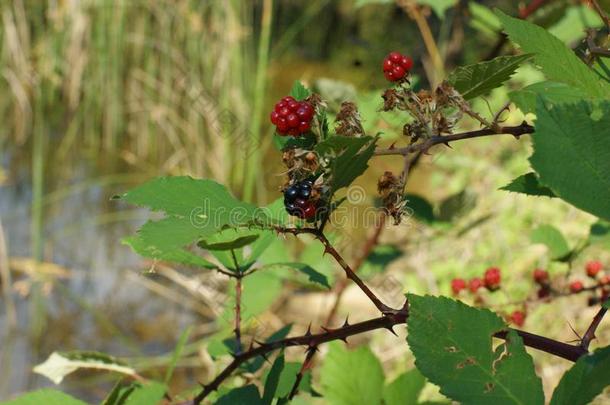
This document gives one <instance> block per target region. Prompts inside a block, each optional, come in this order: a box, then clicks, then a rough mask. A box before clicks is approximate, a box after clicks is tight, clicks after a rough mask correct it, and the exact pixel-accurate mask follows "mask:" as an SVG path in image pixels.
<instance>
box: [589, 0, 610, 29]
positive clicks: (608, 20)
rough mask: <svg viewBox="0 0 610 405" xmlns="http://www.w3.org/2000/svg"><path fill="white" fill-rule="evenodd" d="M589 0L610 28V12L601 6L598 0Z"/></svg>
mask: <svg viewBox="0 0 610 405" xmlns="http://www.w3.org/2000/svg"><path fill="white" fill-rule="evenodd" d="M588 2H589V4H590V5H591V6H592V7H593V9H594V10H595V12H596V13H597V15H599V18H601V19H602V21H603V22H604V24H605V25H606V28H608V30H610V17H609V16H608V14H606V12H605V11H604V9H603V8H601V6H600V5H599V3H598V2H597V0H588Z"/></svg>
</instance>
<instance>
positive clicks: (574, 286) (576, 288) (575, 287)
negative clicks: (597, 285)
mask: <svg viewBox="0 0 610 405" xmlns="http://www.w3.org/2000/svg"><path fill="white" fill-rule="evenodd" d="M583 288H584V285H583V284H582V281H580V280H576V281H572V282H571V283H570V291H571V292H572V293H577V292H580V291H582V289H583Z"/></svg>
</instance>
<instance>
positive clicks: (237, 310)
mask: <svg viewBox="0 0 610 405" xmlns="http://www.w3.org/2000/svg"><path fill="white" fill-rule="evenodd" d="M231 257H232V258H233V264H234V265H235V271H236V273H237V275H236V277H235V329H234V330H235V346H236V351H237V353H241V352H242V350H243V348H242V344H241V293H242V285H241V279H242V278H243V276H244V275H243V273H242V271H241V269H240V267H239V262H238V261H237V256H235V250H234V249H231Z"/></svg>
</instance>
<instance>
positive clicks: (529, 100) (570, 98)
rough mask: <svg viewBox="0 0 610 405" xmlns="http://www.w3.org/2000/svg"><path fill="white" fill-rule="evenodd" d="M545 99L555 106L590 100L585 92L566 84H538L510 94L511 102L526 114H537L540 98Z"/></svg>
mask: <svg viewBox="0 0 610 405" xmlns="http://www.w3.org/2000/svg"><path fill="white" fill-rule="evenodd" d="M539 96H541V97H544V98H545V99H546V100H549V101H550V102H552V103H555V104H561V103H574V102H577V101H580V100H582V99H586V98H589V97H588V96H587V93H585V92H584V91H583V90H581V89H579V88H576V87H570V86H568V85H567V84H564V83H557V82H549V81H545V82H538V83H534V84H531V85H529V86H527V87H524V88H523V89H521V90H517V91H513V92H510V93H508V97H509V98H510V100H511V101H512V102H513V103H515V105H516V106H517V107H518V108H519V109H520V110H521V111H522V112H523V113H524V114H527V113H536V102H537V99H538V97H539Z"/></svg>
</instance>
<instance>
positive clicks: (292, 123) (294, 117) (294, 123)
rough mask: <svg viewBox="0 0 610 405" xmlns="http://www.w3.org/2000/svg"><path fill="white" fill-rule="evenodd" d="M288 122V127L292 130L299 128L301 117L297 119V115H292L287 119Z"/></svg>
mask: <svg viewBox="0 0 610 405" xmlns="http://www.w3.org/2000/svg"><path fill="white" fill-rule="evenodd" d="M286 122H288V126H289V127H290V128H294V127H298V126H299V117H297V115H296V114H290V115H288V117H286Z"/></svg>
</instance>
